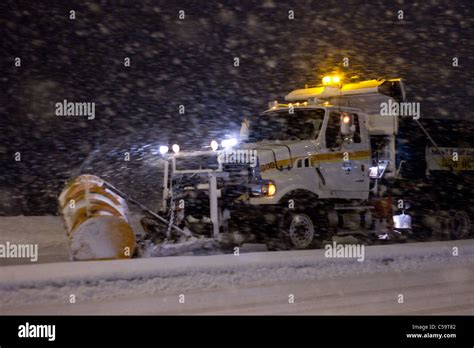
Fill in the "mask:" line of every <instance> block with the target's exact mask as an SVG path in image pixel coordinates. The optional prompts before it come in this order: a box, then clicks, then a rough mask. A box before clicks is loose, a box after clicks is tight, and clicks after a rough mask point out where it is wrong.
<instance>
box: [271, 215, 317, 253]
mask: <svg viewBox="0 0 474 348" xmlns="http://www.w3.org/2000/svg"><path fill="white" fill-rule="evenodd" d="M319 220H320V219H316V218H315V217H314V215H313V214H310V213H309V212H306V211H290V212H288V213H287V214H286V216H285V219H284V220H283V223H282V226H281V229H280V230H281V232H280V234H281V237H282V241H283V243H284V244H285V246H286V247H287V248H288V249H292V250H301V249H312V248H314V247H316V246H317V244H318V242H319V237H320V232H321V229H320V227H321V226H319V225H318V221H319Z"/></svg>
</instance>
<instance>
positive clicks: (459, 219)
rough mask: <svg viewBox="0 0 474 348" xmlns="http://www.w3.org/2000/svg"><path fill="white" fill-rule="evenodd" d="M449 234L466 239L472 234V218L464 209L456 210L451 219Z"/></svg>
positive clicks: (455, 237) (453, 237) (452, 236)
mask: <svg viewBox="0 0 474 348" xmlns="http://www.w3.org/2000/svg"><path fill="white" fill-rule="evenodd" d="M448 227H449V234H450V236H451V238H452V239H465V238H467V237H469V235H470V234H471V219H470V218H469V214H468V213H467V212H465V211H464V210H456V211H454V212H453V213H452V214H451V217H450V219H449V224H448Z"/></svg>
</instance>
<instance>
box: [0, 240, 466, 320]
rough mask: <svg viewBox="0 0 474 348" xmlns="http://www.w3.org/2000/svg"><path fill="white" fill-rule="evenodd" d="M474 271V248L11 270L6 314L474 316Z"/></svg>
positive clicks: (374, 249)
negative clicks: (357, 257) (362, 255)
mask: <svg viewBox="0 0 474 348" xmlns="http://www.w3.org/2000/svg"><path fill="white" fill-rule="evenodd" d="M453 248H457V250H458V256H454V255H453ZM473 269H474V240H464V241H449V242H430V243H410V244H399V245H385V246H371V247H367V248H366V249H365V260H364V261H363V262H358V261H356V260H355V259H347V258H345V259H343V258H327V257H325V255H324V250H305V251H284V252H259V253H248V254H241V255H240V256H234V255H212V256H180V257H167V258H149V259H135V260H124V261H91V262H75V263H70V262H63V263H49V264H36V265H18V266H5V267H0V314H474V271H473ZM180 295H184V296H180ZM402 297H403V301H402ZM72 298H74V299H75V303H71V299H72ZM292 298H294V303H290V302H292V301H290V300H291V299H292ZM180 300H181V301H180ZM182 302H184V303H182ZM400 302H402V303H400Z"/></svg>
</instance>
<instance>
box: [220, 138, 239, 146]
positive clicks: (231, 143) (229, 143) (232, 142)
mask: <svg viewBox="0 0 474 348" xmlns="http://www.w3.org/2000/svg"><path fill="white" fill-rule="evenodd" d="M221 145H222V147H223V148H226V147H232V146H235V145H237V139H235V138H230V139H225V140H222V143H221Z"/></svg>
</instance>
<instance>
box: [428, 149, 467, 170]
mask: <svg viewBox="0 0 474 348" xmlns="http://www.w3.org/2000/svg"><path fill="white" fill-rule="evenodd" d="M426 165H427V169H428V170H451V169H453V170H474V148H466V147H439V148H435V147H427V148H426Z"/></svg>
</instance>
